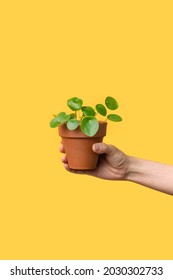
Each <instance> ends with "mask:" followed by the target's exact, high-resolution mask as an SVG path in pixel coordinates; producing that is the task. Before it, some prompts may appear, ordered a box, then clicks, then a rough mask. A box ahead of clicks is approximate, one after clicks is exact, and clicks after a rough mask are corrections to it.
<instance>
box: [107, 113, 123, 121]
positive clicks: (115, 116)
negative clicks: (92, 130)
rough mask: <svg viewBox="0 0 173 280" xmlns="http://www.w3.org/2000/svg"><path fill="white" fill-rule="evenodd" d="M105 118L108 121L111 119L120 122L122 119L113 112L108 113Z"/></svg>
mask: <svg viewBox="0 0 173 280" xmlns="http://www.w3.org/2000/svg"><path fill="white" fill-rule="evenodd" d="M107 118H108V119H109V120H110V121H113V122H121V121H122V118H121V117H120V116H118V115H115V114H110V115H108V116H107Z"/></svg>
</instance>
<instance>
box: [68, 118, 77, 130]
mask: <svg viewBox="0 0 173 280" xmlns="http://www.w3.org/2000/svg"><path fill="white" fill-rule="evenodd" d="M78 125H79V122H78V120H76V119H71V120H69V121H68V122H67V128H68V129H69V130H74V129H76V128H77V127H78Z"/></svg>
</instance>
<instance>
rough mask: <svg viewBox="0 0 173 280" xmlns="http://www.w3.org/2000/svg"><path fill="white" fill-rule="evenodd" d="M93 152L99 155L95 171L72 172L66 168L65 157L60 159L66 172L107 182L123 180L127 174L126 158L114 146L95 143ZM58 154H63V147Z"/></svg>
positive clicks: (66, 160)
mask: <svg viewBox="0 0 173 280" xmlns="http://www.w3.org/2000/svg"><path fill="white" fill-rule="evenodd" d="M93 151H94V152H95V153H97V154H99V155H100V156H99V161H98V165H97V167H96V169H94V170H86V171H77V170H72V169H70V168H69V166H68V159H67V156H66V155H64V156H63V157H62V162H63V164H64V167H65V169H66V170H67V171H70V172H73V173H78V174H86V175H91V176H95V177H98V178H101V179H107V180H125V179H126V176H127V174H128V162H129V161H128V156H127V155H125V154H124V153H123V152H122V151H120V150H119V149H117V148H116V147H115V146H112V145H107V144H105V143H96V144H94V145H93ZM60 152H61V153H65V150H64V147H63V145H61V147H60Z"/></svg>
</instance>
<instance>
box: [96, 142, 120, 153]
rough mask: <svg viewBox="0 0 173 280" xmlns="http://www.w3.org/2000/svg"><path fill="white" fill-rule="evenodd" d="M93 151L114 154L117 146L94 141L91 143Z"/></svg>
mask: <svg viewBox="0 0 173 280" xmlns="http://www.w3.org/2000/svg"><path fill="white" fill-rule="evenodd" d="M93 151H94V152H95V153H97V154H107V155H108V156H113V155H115V153H116V151H117V148H116V147H114V146H112V145H107V144H105V143H96V144H94V145H93Z"/></svg>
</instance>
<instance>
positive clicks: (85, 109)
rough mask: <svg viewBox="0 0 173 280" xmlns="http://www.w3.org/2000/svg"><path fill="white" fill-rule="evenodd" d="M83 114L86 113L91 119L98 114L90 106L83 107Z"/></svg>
mask: <svg viewBox="0 0 173 280" xmlns="http://www.w3.org/2000/svg"><path fill="white" fill-rule="evenodd" d="M82 112H83V113H84V115H85V116H89V117H91V116H95V114H96V113H95V111H94V109H93V108H92V107H90V106H83V107H82Z"/></svg>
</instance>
